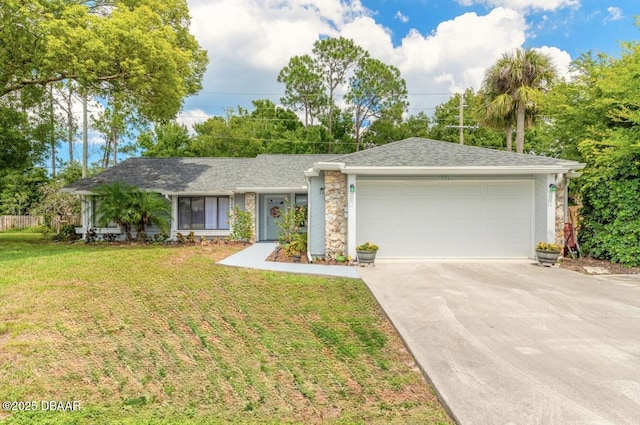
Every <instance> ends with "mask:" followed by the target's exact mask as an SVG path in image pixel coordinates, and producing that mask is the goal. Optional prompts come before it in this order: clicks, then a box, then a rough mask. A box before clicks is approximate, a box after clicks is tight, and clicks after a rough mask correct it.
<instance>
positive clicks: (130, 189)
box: [93, 182, 137, 239]
mask: <svg viewBox="0 0 640 425" xmlns="http://www.w3.org/2000/svg"><path fill="white" fill-rule="evenodd" d="M135 191H137V188H136V187H135V186H133V185H130V184H127V183H122V182H114V183H110V184H107V183H103V184H101V185H100V186H98V187H97V188H96V189H94V190H93V193H94V195H95V196H96V197H97V198H98V199H97V201H98V202H96V219H97V221H98V224H99V225H100V226H107V225H108V224H109V223H111V222H113V223H115V224H117V225H118V226H120V228H121V229H122V230H123V231H124V232H125V234H126V235H127V239H131V226H132V224H133V222H134V220H135V208H134V199H133V193H134V192H135Z"/></svg>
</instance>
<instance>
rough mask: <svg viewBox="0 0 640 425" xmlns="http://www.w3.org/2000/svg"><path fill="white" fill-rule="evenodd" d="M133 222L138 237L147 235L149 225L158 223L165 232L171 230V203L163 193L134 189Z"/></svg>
mask: <svg viewBox="0 0 640 425" xmlns="http://www.w3.org/2000/svg"><path fill="white" fill-rule="evenodd" d="M133 210H134V217H133V222H134V223H135V225H136V233H137V237H138V238H141V237H143V236H146V235H145V232H146V230H147V226H150V225H156V226H158V227H160V229H161V230H162V231H163V232H168V231H169V223H170V221H171V204H170V203H169V201H167V200H166V199H165V198H163V197H162V195H160V194H158V193H154V192H141V191H138V190H134V191H133Z"/></svg>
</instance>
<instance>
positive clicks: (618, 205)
mask: <svg viewBox="0 0 640 425" xmlns="http://www.w3.org/2000/svg"><path fill="white" fill-rule="evenodd" d="M587 148H593V146H590V147H587ZM585 150H586V149H585ZM582 182H583V185H582V188H581V196H582V209H581V215H582V220H581V223H580V242H581V248H582V250H583V252H585V253H587V254H589V255H590V256H592V257H593V258H597V259H603V260H610V261H612V262H614V263H622V264H624V265H626V266H629V267H633V266H638V265H640V147H638V146H628V145H627V146H625V147H618V148H615V147H610V148H608V149H606V151H601V152H599V154H598V155H597V156H596V157H595V158H594V162H593V164H592V165H591V166H590V167H589V169H588V170H587V171H585V173H584V175H583V177H582Z"/></svg>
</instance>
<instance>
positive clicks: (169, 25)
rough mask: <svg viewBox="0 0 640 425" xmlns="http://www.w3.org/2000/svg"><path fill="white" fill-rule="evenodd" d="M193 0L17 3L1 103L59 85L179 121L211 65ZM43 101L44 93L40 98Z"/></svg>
mask: <svg viewBox="0 0 640 425" xmlns="http://www.w3.org/2000/svg"><path fill="white" fill-rule="evenodd" d="M189 23H190V19H189V10H188V7H187V4H186V1H185V0H98V1H95V2H76V1H73V2H71V1H64V2H62V1H39V0H25V1H20V2H18V1H14V0H9V1H7V2H4V3H3V6H2V12H1V13H0V40H1V41H2V43H0V63H2V64H3V66H2V68H1V70H0V98H4V97H6V96H8V95H10V94H15V93H20V95H21V96H24V95H25V94H27V95H29V96H32V97H33V98H37V97H38V90H39V88H41V87H44V86H47V85H48V84H51V83H54V82H57V81H69V80H73V81H76V82H78V84H79V86H80V89H81V91H83V92H86V91H88V92H90V93H94V94H101V93H103V92H104V91H105V90H108V91H109V92H117V93H119V94H120V95H121V96H122V99H123V100H125V99H126V102H127V103H130V104H132V105H135V108H136V110H137V111H138V113H139V114H140V115H141V116H144V117H148V118H164V119H168V118H172V117H173V116H174V115H175V114H176V113H177V112H178V111H179V110H180V107H181V105H182V99H183V98H184V97H186V96H188V95H190V94H194V93H196V92H197V91H198V90H200V88H201V80H202V76H203V74H204V70H205V67H206V63H207V56H206V52H204V51H203V50H202V49H200V47H199V45H198V43H197V41H196V40H195V38H194V37H193V36H192V35H191V34H190V33H189ZM40 96H41V94H40Z"/></svg>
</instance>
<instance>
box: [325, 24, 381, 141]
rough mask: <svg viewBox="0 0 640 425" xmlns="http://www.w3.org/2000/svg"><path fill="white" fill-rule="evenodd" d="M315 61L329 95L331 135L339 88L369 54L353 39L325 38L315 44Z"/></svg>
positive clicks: (328, 119)
mask: <svg viewBox="0 0 640 425" xmlns="http://www.w3.org/2000/svg"><path fill="white" fill-rule="evenodd" d="M312 52H313V55H314V61H315V63H316V67H317V69H319V70H320V73H321V75H322V79H323V81H324V85H325V90H326V95H327V112H326V114H325V116H326V120H327V129H328V131H329V135H330V136H332V135H333V119H334V117H333V115H334V114H333V111H334V109H335V108H336V103H335V101H336V99H335V98H336V93H337V90H338V88H339V87H340V86H341V85H343V84H345V83H346V81H347V73H348V72H349V70H351V69H352V68H353V67H355V66H356V64H358V62H360V60H362V59H363V58H365V57H367V56H369V53H368V52H366V51H365V50H364V49H362V47H360V46H358V45H356V44H355V43H354V42H353V40H350V39H347V38H344V37H339V38H325V39H322V40H318V41H316V42H315V43H314V45H313V50H312ZM332 143H333V140H329V144H328V146H327V151H328V152H331V148H332Z"/></svg>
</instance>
